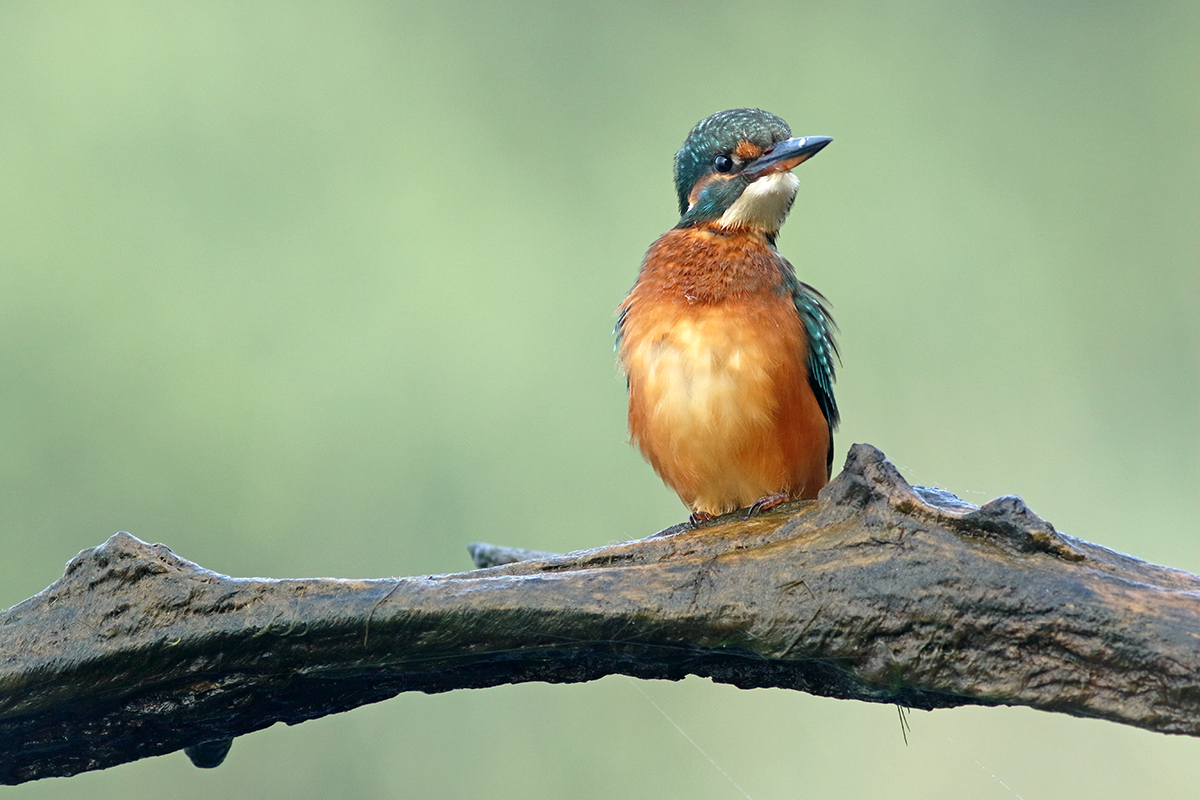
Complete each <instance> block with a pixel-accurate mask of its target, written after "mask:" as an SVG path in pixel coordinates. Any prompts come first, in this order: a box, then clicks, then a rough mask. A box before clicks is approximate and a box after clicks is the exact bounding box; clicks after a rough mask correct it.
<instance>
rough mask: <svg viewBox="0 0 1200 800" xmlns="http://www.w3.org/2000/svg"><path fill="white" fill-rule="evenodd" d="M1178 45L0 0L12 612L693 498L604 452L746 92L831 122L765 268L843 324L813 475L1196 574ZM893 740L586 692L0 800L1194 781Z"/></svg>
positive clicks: (1040, 750) (290, 739) (1192, 326)
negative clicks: (634, 363) (121, 534)
mask: <svg viewBox="0 0 1200 800" xmlns="http://www.w3.org/2000/svg"><path fill="white" fill-rule="evenodd" d="M1198 31H1200V8H1198V7H1197V5H1196V3H1195V2H1194V0H1180V1H1179V2H1148V3H1136V4H1134V3H1116V2H1100V3H1097V2H1058V3H1046V2H1029V1H1028V0H1023V1H1020V2H1006V3H999V2H996V3H975V4H963V3H954V2H948V0H947V1H942V2H939V1H938V0H929V1H928V2H916V3H907V4H895V3H887V2H876V3H845V4H829V3H813V4H804V5H802V4H796V3H773V2H767V3H756V4H752V5H750V4H747V5H744V6H741V7H737V6H731V5H729V4H727V3H713V2H700V3H692V4H682V3H681V4H659V5H647V4H646V3H642V2H629V1H628V0H618V2H609V3H605V4H597V5H583V4H568V3H562V2H547V1H543V2H537V3H527V4H523V5H520V6H513V5H510V4H494V5H482V4H471V3H466V2H454V0H450V2H443V3H418V2H407V3H406V2H398V3H379V2H376V3H372V2H357V3H356V2H343V3H336V4H319V3H301V2H278V3H255V4H243V3H234V2H228V3H210V2H191V3H186V4H185V3H150V2H147V3H123V2H103V3H63V4H58V3H35V2H7V1H6V2H4V3H3V4H2V5H0V375H2V376H3V380H2V383H0V536H3V552H4V559H3V562H2V563H0V607H6V606H8V605H11V604H13V603H16V602H19V601H20V600H22V599H24V598H25V597H27V596H29V595H31V594H33V593H35V592H37V591H39V590H40V589H42V588H43V587H45V586H46V585H47V584H49V583H50V582H51V581H53V580H54V579H56V578H57V577H58V576H59V575H60V574H61V571H62V567H63V564H64V562H65V561H66V560H67V559H68V558H70V557H71V556H73V555H74V554H75V553H76V552H77V551H79V550H80V549H83V548H86V547H91V546H94V545H96V544H99V543H100V542H102V541H103V540H104V539H105V538H106V537H107V536H108V535H110V534H111V533H113V532H115V531H117V530H128V531H130V532H132V533H133V534H135V535H137V536H139V537H141V538H143V539H147V540H149V541H152V542H164V543H166V544H167V545H169V546H170V547H171V548H173V549H174V550H175V551H176V552H177V553H179V554H180V555H182V556H184V557H186V558H190V559H192V560H194V561H197V562H199V563H200V564H202V565H204V566H206V567H209V568H211V569H215V570H218V571H220V572H225V573H229V574H233V575H270V576H275V577H285V576H314V575H336V576H342V577H374V576H386V575H410V574H420V573H436V572H452V571H458V570H462V569H465V568H466V567H468V566H469V563H468V559H467V556H466V552H465V550H464V544H465V543H466V542H468V541H471V540H477V539H483V540H488V541H494V542H499V543H504V544H511V545H516V546H523V547H533V548H540V549H547V550H555V551H566V550H571V549H578V548H584V547H589V546H594V545H599V544H604V543H606V542H611V541H615V540H621V539H627V538H634V537H639V536H643V535H645V534H648V533H650V532H652V531H654V530H657V529H659V528H662V527H664V526H666V525H668V524H671V523H673V522H677V521H679V520H681V519H682V518H684V516H685V514H686V512H685V510H684V508H683V507H682V506H681V505H680V504H679V502H678V500H676V498H675V497H674V495H673V494H671V493H670V492H669V491H668V490H666V489H665V488H663V486H662V485H661V484H660V482H659V481H658V479H657V478H656V477H655V476H654V475H653V473H652V472H651V470H650V469H649V467H647V466H646V465H645V464H643V463H642V462H641V460H640V458H639V457H638V456H637V455H636V453H635V452H634V451H632V450H631V449H630V448H629V447H628V446H627V445H626V443H625V438H626V434H625V422H624V407H623V403H624V388H623V383H622V381H621V379H620V378H619V376H618V373H617V370H616V368H615V366H614V359H613V354H612V336H611V330H612V325H613V318H612V310H613V309H614V308H615V307H616V305H617V303H618V302H619V301H620V300H621V298H622V296H623V294H624V292H625V290H626V289H627V288H628V287H629V286H630V284H631V283H632V281H633V277H634V274H635V272H636V269H637V266H638V264H639V262H640V259H641V256H642V254H643V252H644V251H645V248H646V247H647V245H648V244H649V243H650V242H651V241H652V240H653V239H654V238H655V237H656V236H657V235H658V234H659V233H661V232H662V231H664V230H665V229H667V228H669V227H670V226H671V225H673V224H674V222H675V221H676V215H675V198H674V196H673V193H672V183H671V173H670V166H671V157H672V155H673V153H674V151H675V149H676V148H677V147H678V146H679V144H680V142H681V141H682V140H683V137H684V135H685V134H686V133H687V131H688V130H689V128H690V127H691V125H692V124H694V123H695V122H696V121H697V120H699V119H700V118H702V117H704V116H707V115H708V114H710V113H712V112H714V111H717V110H720V109H723V108H728V107H734V106H744V105H749V106H760V107H762V108H765V109H767V110H769V111H772V112H774V113H776V114H779V115H781V116H783V117H784V118H785V119H787V120H789V121H790V122H791V124H792V126H793V128H794V130H795V131H796V133H797V134H801V135H803V134H826V135H831V136H834V137H835V139H836V141H835V143H834V145H833V146H832V147H830V148H829V149H827V150H826V151H824V152H823V153H822V154H821V156H820V158H817V159H815V160H813V161H812V162H811V163H809V164H807V165H805V166H804V167H802V168H801V169H800V170H799V172H798V174H799V176H800V178H801V182H802V187H801V194H800V197H799V199H798V201H797V204H796V207H795V210H794V211H793V214H792V218H791V219H790V220H789V222H788V223H787V224H786V225H785V227H784V230H783V235H782V237H781V239H780V248H781V250H782V251H783V252H784V253H785V254H786V255H787V256H788V257H789V258H790V259H791V260H792V261H793V263H795V264H796V265H797V267H798V271H799V273H800V275H801V276H802V277H803V278H804V279H805V280H807V281H809V282H811V283H813V284H814V285H816V286H817V287H818V288H820V289H821V290H822V291H823V292H824V293H825V294H827V295H828V297H829V298H830V299H831V300H832V302H833V304H834V308H835V312H836V315H837V318H838V321H839V323H840V324H841V328H842V331H843V333H842V336H841V345H842V353H843V357H844V368H843V370H842V371H841V380H840V382H839V384H838V400H839V404H840V405H841V408H842V410H843V416H844V419H845V422H844V424H843V426H842V429H841V432H840V434H839V436H838V439H837V446H838V456H837V461H838V463H839V464H840V462H841V459H842V457H843V456H844V453H845V450H846V447H847V446H848V445H849V444H850V443H851V442H856V441H867V442H871V443H873V444H875V445H877V446H879V447H880V448H882V449H883V450H884V451H885V452H886V453H887V454H888V455H889V456H890V457H891V458H892V459H893V460H894V461H895V462H896V463H897V464H898V465H899V466H900V467H901V469H902V471H903V472H904V474H905V475H906V476H907V477H908V478H909V480H911V481H912V482H916V483H926V484H933V485H940V486H944V487H946V488H948V489H950V490H952V491H954V492H956V493H958V494H959V495H960V496H962V497H963V498H965V499H967V500H970V501H972V502H975V503H981V502H985V501H986V500H988V499H990V498H992V497H995V496H997V495H1000V494H1019V495H1021V496H1022V497H1024V498H1025V499H1026V501H1027V502H1028V503H1029V504H1030V505H1031V506H1032V507H1033V508H1034V509H1035V510H1036V511H1038V512H1039V513H1040V514H1042V515H1043V516H1044V517H1046V518H1047V519H1049V520H1051V521H1052V522H1053V523H1054V524H1055V525H1056V526H1058V527H1059V529H1061V530H1064V531H1066V532H1068V533H1071V534H1074V535H1077V536H1081V537H1083V538H1086V539H1089V540H1092V541H1095V542H1099V543H1101V544H1104V545H1107V546H1109V547H1113V548H1115V549H1118V550H1122V551H1126V552H1130V553H1133V554H1135V555H1137V556H1140V557H1143V558H1146V559H1149V560H1152V561H1156V562H1160V563H1166V564H1169V565H1172V566H1177V567H1181V568H1183V569H1188V570H1192V571H1200V508H1198V501H1197V495H1198V489H1200V314H1198V310H1197V309H1198V305H1200V267H1198V263H1200V245H1198V228H1200V226H1198V223H1197V220H1198V215H1200V147H1198V141H1200V140H1198V135H1200V110H1198V102H1197V83H1198V79H1197V76H1198V75H1200V33H1198ZM639 690H640V691H639ZM656 706H657V707H658V708H656ZM659 709H661V710H662V711H663V712H664V713H665V714H666V715H667V716H669V717H670V718H671V720H673V721H674V722H675V723H677V724H678V725H679V727H681V728H682V729H683V731H685V732H686V736H687V737H690V738H691V739H692V740H694V741H695V743H696V745H697V746H698V747H694V746H693V745H692V744H691V743H689V741H688V739H687V738H685V736H684V735H681V734H680V733H679V732H678V731H677V730H676V728H675V727H674V725H673V724H672V722H671V721H668V720H667V719H666V718H665V717H664V716H663V714H660V711H659ZM910 719H911V724H912V732H911V733H909V735H908V745H907V746H906V745H905V743H904V741H903V739H902V737H901V731H900V725H899V721H898V720H897V716H896V710H895V709H894V708H892V707H889V706H868V705H865V704H857V703H850V702H837V701H830V700H824V699H817V698H812V697H808V696H806V695H801V694H798V693H789V692H784V691H767V690H757V691H739V690H736V689H733V688H730V687H727V686H719V685H714V684H711V683H709V682H707V681H703V680H698V679H689V680H687V681H684V682H682V683H665V682H664V683H658V682H652V683H637V682H634V681H632V680H631V679H628V678H622V677H616V678H609V679H606V680H602V681H599V682H596V683H592V684H586V685H576V686H548V685H539V684H531V685H522V686H513V687H501V688H496V689H489V690H484V691H469V692H468V691H463V692H457V693H452V694H448V695H440V696H424V695H405V696H401V697H399V698H396V699H393V700H391V701H388V702H385V703H381V704H377V705H374V706H371V707H367V708H363V709H359V710H356V711H354V712H351V713H348V714H343V715H339V716H336V717H332V718H327V719H323V720H319V721H315V722H310V723H306V724H304V725H302V726H298V727H295V728H284V727H278V726H277V727H275V728H271V729H269V730H266V731H262V732H259V733H257V734H253V735H250V736H246V737H244V738H242V739H239V740H238V741H237V743H236V744H235V746H234V748H233V751H232V753H231V755H230V757H229V759H228V761H227V763H226V764H225V765H224V766H222V767H221V768H220V769H217V770H213V771H205V772H202V771H198V770H195V769H194V768H192V767H191V765H190V764H189V763H188V761H187V760H186V758H184V756H183V755H182V754H179V753H176V754H173V755H170V756H167V757H163V758H156V759H150V760H146V761H143V762H140V763H136V764H131V765H126V766H123V767H119V768H116V769H111V770H108V771H105V772H101V773H91V774H87V775H83V776H78V777H75V778H72V779H67V780H51V781H44V782H40V783H37V784H31V785H27V786H25V787H22V788H20V789H16V790H9V791H10V793H12V794H13V795H14V796H21V797H30V798H34V797H45V798H51V797H89V798H117V797H120V798H158V797H162V796H164V794H170V795H171V796H173V797H177V798H191V797H210V796H224V797H262V798H285V797H286V798H323V797H327V796H332V795H337V796H347V797H364V798H374V797H419V798H426V797H429V798H457V797H475V796H482V797H497V798H500V797H520V798H565V797H571V798H613V797H629V798H663V797H682V796H688V797H693V798H737V797H743V796H747V795H748V796H750V797H753V798H755V800H763V799H764V798H796V797H825V798H860V797H866V796H885V797H889V798H894V799H897V800H898V799H899V798H909V797H913V798H915V797H921V798H963V797H978V798H1014V797H1022V798H1026V799H1027V800H1032V798H1051V797H1053V798H1063V797H1128V796H1153V797H1160V798H1161V797H1194V796H1195V795H1196V792H1197V791H1200V790H1198V789H1197V787H1198V786H1200V742H1197V741H1195V740H1191V739H1182V738H1168V737H1165V736H1158V735H1152V734H1148V733H1143V732H1141V731H1136V730H1132V729H1127V728H1124V727H1120V726H1117V725H1113V724H1109V723H1105V722H1098V721H1087V720H1077V719H1070V718H1065V717H1059V716H1056V715H1050V714H1044V713H1036V712H1032V711H1027V710H1023V709H966V710H957V711H940V712H936V713H931V714H926V713H920V712H914V713H913V714H912V715H911V717H910ZM701 750H702V751H703V752H704V753H706V754H707V756H709V757H711V761H710V759H709V758H708V757H706V756H705V755H703V754H702V753H701V752H700V751H701ZM713 762H715V764H716V765H717V766H714V763H713ZM721 770H724V772H725V773H727V774H728V776H729V777H730V778H731V779H732V781H730V780H727V779H726V778H725V777H723V776H722V773H721ZM734 782H736V784H738V786H740V787H741V790H739V789H738V788H735V787H734V785H733V783H734ZM743 790H744V791H743Z"/></svg>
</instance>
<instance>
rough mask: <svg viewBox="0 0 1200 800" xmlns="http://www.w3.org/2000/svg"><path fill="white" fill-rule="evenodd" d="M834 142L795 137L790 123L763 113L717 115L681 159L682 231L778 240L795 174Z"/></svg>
mask: <svg viewBox="0 0 1200 800" xmlns="http://www.w3.org/2000/svg"><path fill="white" fill-rule="evenodd" d="M831 141H833V140H832V139H831V138H830V137H828V136H802V137H792V131H791V129H790V128H789V127H788V124H787V123H786V122H784V121H783V120H781V119H780V118H779V117H777V116H775V115H774V114H768V113H767V112H766V111H760V110H758V109H757V108H735V109H731V110H729V111H721V112H719V113H716V114H713V115H712V116H711V117H709V118H708V119H705V120H701V121H700V122H699V123H697V124H696V127H694V128H692V132H691V133H689V134H688V137H687V139H686V140H685V141H684V143H683V147H681V148H680V149H679V152H678V153H676V154H675V189H676V191H678V192H679V213H680V214H681V215H682V218H681V219H680V220H679V225H677V226H676V227H679V228H688V227H693V226H697V225H708V226H715V227H720V228H726V229H739V228H740V229H749V230H754V231H758V232H761V233H764V234H766V235H767V236H768V237H774V236H775V234H777V233H778V232H779V226H780V225H782V224H783V220H784V217H786V216H787V213H788V211H789V210H790V209H791V207H792V201H793V200H795V199H796V188H797V186H799V183H800V182H799V181H798V180H797V179H796V176H795V175H793V174H792V172H791V170H792V169H793V168H794V167H796V166H798V165H800V164H801V163H802V162H804V161H806V160H807V159H809V158H811V157H812V156H813V155H815V154H816V153H817V151H819V150H820V149H821V148H822V147H824V146H825V145H827V144H829V143H830V142H831Z"/></svg>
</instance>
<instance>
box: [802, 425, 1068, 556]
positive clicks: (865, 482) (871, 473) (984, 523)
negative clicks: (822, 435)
mask: <svg viewBox="0 0 1200 800" xmlns="http://www.w3.org/2000/svg"><path fill="white" fill-rule="evenodd" d="M818 500H819V501H820V502H821V503H823V504H827V505H830V506H835V507H841V508H843V509H845V510H846V512H847V514H859V513H865V514H868V515H870V516H878V515H890V514H894V513H900V514H910V515H914V516H918V517H920V516H924V517H927V518H929V519H931V520H935V521H937V522H939V523H941V524H943V525H946V526H948V527H950V528H952V529H953V530H955V531H957V532H958V533H959V534H960V535H962V536H967V537H972V538H976V539H984V540H986V541H989V542H991V543H993V544H996V545H998V546H1000V547H1003V548H1004V549H1006V550H1008V551H1009V552H1012V553H1048V554H1050V555H1053V556H1057V557H1059V558H1062V559H1065V560H1067V561H1082V560H1084V558H1085V556H1084V555H1083V553H1082V552H1080V551H1079V550H1078V549H1077V548H1075V547H1074V546H1072V544H1071V542H1070V540H1069V539H1068V538H1067V537H1064V536H1062V535H1061V534H1059V533H1058V531H1056V530H1054V526H1053V525H1051V524H1050V523H1049V522H1046V521H1045V520H1044V519H1042V518H1041V517H1039V516H1038V515H1037V514H1035V513H1034V512H1033V511H1032V510H1031V509H1030V508H1029V506H1027V505H1025V501H1024V500H1022V499H1021V498H1019V497H1016V496H1013V495H1008V496H1005V497H1000V498H997V499H995V500H993V501H991V502H990V503H987V504H985V505H984V506H983V507H979V506H975V505H972V504H971V503H968V502H966V501H964V500H961V499H959V498H958V497H956V496H955V495H953V494H951V493H950V492H948V491H946V490H945V489H936V488H931V487H927V486H911V485H909V483H908V481H906V480H905V479H904V476H902V475H901V474H900V471H899V470H898V469H896V466H895V465H894V464H893V463H892V462H891V461H889V460H888V458H887V456H885V455H884V454H883V453H882V452H881V451H880V450H879V449H878V448H875V447H872V446H871V445H869V444H855V445H852V446H851V447H850V452H849V453H848V454H847V455H846V466H845V467H844V468H843V469H842V472H841V474H840V475H838V476H837V477H836V478H834V479H833V480H832V481H830V482H829V484H828V485H826V486H825V488H824V489H822V490H821V493H820V495H818Z"/></svg>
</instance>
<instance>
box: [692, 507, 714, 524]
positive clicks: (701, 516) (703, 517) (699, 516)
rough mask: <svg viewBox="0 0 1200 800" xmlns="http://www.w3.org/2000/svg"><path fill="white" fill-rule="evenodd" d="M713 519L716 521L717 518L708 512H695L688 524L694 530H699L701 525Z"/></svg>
mask: <svg viewBox="0 0 1200 800" xmlns="http://www.w3.org/2000/svg"><path fill="white" fill-rule="evenodd" d="M713 519H716V517H714V516H713V515H712V514H710V513H708V512H707V511H693V512H692V515H691V516H690V517H688V524H689V525H691V526H692V527H693V528H699V527H700V523H702V522H708V521H710V520H713Z"/></svg>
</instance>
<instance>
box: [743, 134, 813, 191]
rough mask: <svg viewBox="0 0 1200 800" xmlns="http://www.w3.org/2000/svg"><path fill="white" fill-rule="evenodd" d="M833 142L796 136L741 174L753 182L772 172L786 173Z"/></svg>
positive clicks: (778, 143)
mask: <svg viewBox="0 0 1200 800" xmlns="http://www.w3.org/2000/svg"><path fill="white" fill-rule="evenodd" d="M832 141H833V137H832V136H797V137H796V138H794V139H784V140H783V141H782V142H776V143H775V146H774V147H772V148H771V149H770V150H767V151H766V152H764V153H763V154H762V155H761V156H759V157H758V158H756V159H755V160H754V163H753V164H751V165H750V166H749V167H747V168H746V171H745V172H743V173H742V174H743V175H745V176H747V177H748V178H750V179H751V180H755V179H756V178H761V177H762V176H763V175H770V174H771V173H773V172H787V171H788V170H790V169H795V168H796V167H798V166H800V165H801V164H803V163H804V162H805V161H807V160H808V159H810V158H812V157H813V156H815V155H816V154H817V153H818V152H820V150H821V148H822V147H824V146H825V145H827V144H829V143H830V142H832Z"/></svg>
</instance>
